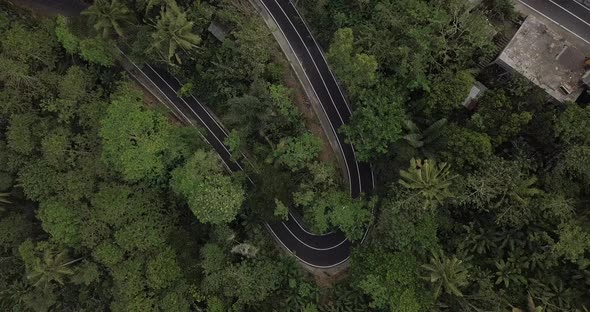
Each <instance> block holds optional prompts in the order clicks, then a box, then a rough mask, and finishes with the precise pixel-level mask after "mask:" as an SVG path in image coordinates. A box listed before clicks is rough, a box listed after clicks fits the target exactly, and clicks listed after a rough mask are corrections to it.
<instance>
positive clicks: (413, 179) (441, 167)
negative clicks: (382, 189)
mask: <svg viewBox="0 0 590 312" xmlns="http://www.w3.org/2000/svg"><path fill="white" fill-rule="evenodd" d="M449 168H450V166H449V165H448V164H447V163H440V164H438V165H437V164H436V162H435V161H434V160H428V159H425V160H420V159H418V160H416V159H414V158H412V159H411V160H410V168H409V169H408V170H401V171H400V176H401V179H400V180H399V183H400V184H401V185H402V186H403V187H405V188H407V189H410V190H415V191H417V192H418V194H419V195H420V196H422V197H423V198H424V200H425V208H429V207H436V206H438V205H439V204H442V202H443V201H444V200H445V199H447V198H450V197H452V196H453V194H452V193H451V192H450V191H449V187H450V186H451V180H453V179H454V178H455V176H451V173H450V170H449Z"/></svg>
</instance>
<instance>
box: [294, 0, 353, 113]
mask: <svg viewBox="0 0 590 312" xmlns="http://www.w3.org/2000/svg"><path fill="white" fill-rule="evenodd" d="M289 4H290V5H291V6H292V7H293V10H295V12H297V16H299V20H301V21H302V22H303V25H305V28H306V29H307V31H308V32H309V33H310V34H312V32H311V29H310V28H309V26H307V23H306V22H305V19H303V16H301V14H299V11H298V10H297V7H296V6H295V5H294V4H293V1H291V0H289ZM311 39H313V42H314V43H315V46H316V47H317V48H318V51H320V54H321V55H322V58H323V59H324V63H326V65H327V66H328V71H329V72H330V75H332V79H334V81H335V82H336V85H337V86H338V91H340V95H341V96H342V99H343V100H344V103H345V104H346V108H348V112H349V113H351V114H352V109H351V108H350V104H349V103H348V100H347V99H346V96H344V92H343V91H342V89H341V88H340V84H339V83H338V80H336V77H335V76H334V73H333V72H332V70H331V69H330V64H329V63H328V60H326V57H325V56H324V53H323V52H322V49H321V47H320V45H319V44H318V42H317V41H316V40H315V37H314V36H313V34H312V36H311Z"/></svg>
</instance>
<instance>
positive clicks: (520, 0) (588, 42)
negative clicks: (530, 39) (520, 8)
mask: <svg viewBox="0 0 590 312" xmlns="http://www.w3.org/2000/svg"><path fill="white" fill-rule="evenodd" d="M518 2H520V3H522V4H523V5H525V6H526V7H528V8H529V9H531V10H533V11H535V12H536V13H537V14H539V15H541V16H543V17H544V18H546V19H548V20H550V21H552V22H553V23H555V24H556V25H557V26H559V27H561V28H563V29H565V30H566V31H567V32H569V33H571V34H572V35H574V36H576V37H578V38H579V39H580V40H582V41H584V42H586V43H587V44H590V41H588V40H586V39H584V38H582V37H581V36H580V35H578V34H576V33H575V32H573V31H571V30H569V29H568V28H567V27H565V26H563V25H561V24H560V23H558V22H557V21H555V20H554V19H552V18H551V17H549V16H547V15H545V14H543V13H541V12H540V11H539V10H537V9H535V8H533V7H532V6H530V5H528V4H526V3H525V2H523V1H522V0H518Z"/></svg>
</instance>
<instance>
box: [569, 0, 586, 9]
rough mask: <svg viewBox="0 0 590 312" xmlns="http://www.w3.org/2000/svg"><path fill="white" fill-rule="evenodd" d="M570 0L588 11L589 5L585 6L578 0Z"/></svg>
mask: <svg viewBox="0 0 590 312" xmlns="http://www.w3.org/2000/svg"><path fill="white" fill-rule="evenodd" d="M572 1H574V3H576V4H577V5H579V6H581V7H583V8H584V9H586V10H588V11H590V8H589V7H587V6H585V5H583V4H581V3H580V2H578V1H575V0H572Z"/></svg>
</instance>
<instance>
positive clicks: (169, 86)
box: [146, 63, 254, 184]
mask: <svg viewBox="0 0 590 312" xmlns="http://www.w3.org/2000/svg"><path fill="white" fill-rule="evenodd" d="M146 65H147V66H148V67H149V68H150V69H151V70H152V71H153V72H154V73H156V75H158V77H160V79H162V81H163V82H164V83H165V84H166V85H167V86H168V88H170V90H172V92H174V94H176V91H175V90H174V88H172V86H171V85H170V84H169V83H168V81H166V79H164V77H162V76H160V73H158V72H157V71H156V70H155V69H154V68H153V67H152V66H151V65H150V64H147V63H146ZM177 97H178V96H177ZM178 98H179V99H180V100H182V101H183V102H184V104H185V105H186V106H187V107H188V108H189V109H190V110H191V111H192V112H193V113H194V114H195V115H196V116H197V118H199V120H200V121H201V123H202V124H203V125H204V126H205V127H206V128H207V129H208V130H209V133H211V135H213V137H214V138H215V139H216V140H217V142H219V143H220V144H221V146H222V147H223V149H224V150H225V151H226V152H227V154H228V155H229V156H230V157H231V153H230V152H229V150H228V149H227V147H226V146H225V144H223V141H222V140H221V139H219V138H218V137H217V136H216V135H215V133H214V132H213V131H212V130H211V128H209V126H208V125H207V123H205V122H204V121H203V119H201V116H199V114H197V112H195V110H193V108H192V107H191V106H190V105H189V104H188V102H187V101H186V100H185V99H183V98H182V97H178ZM201 107H202V106H201ZM207 114H208V113H207ZM209 116H211V115H209ZM211 118H212V117H211ZM234 163H235V164H236V165H238V167H240V170H242V171H244V168H243V167H242V165H240V163H239V162H237V161H235V162H234ZM246 178H247V179H248V180H250V182H251V183H252V184H254V181H252V179H251V178H250V177H249V176H248V175H246Z"/></svg>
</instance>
